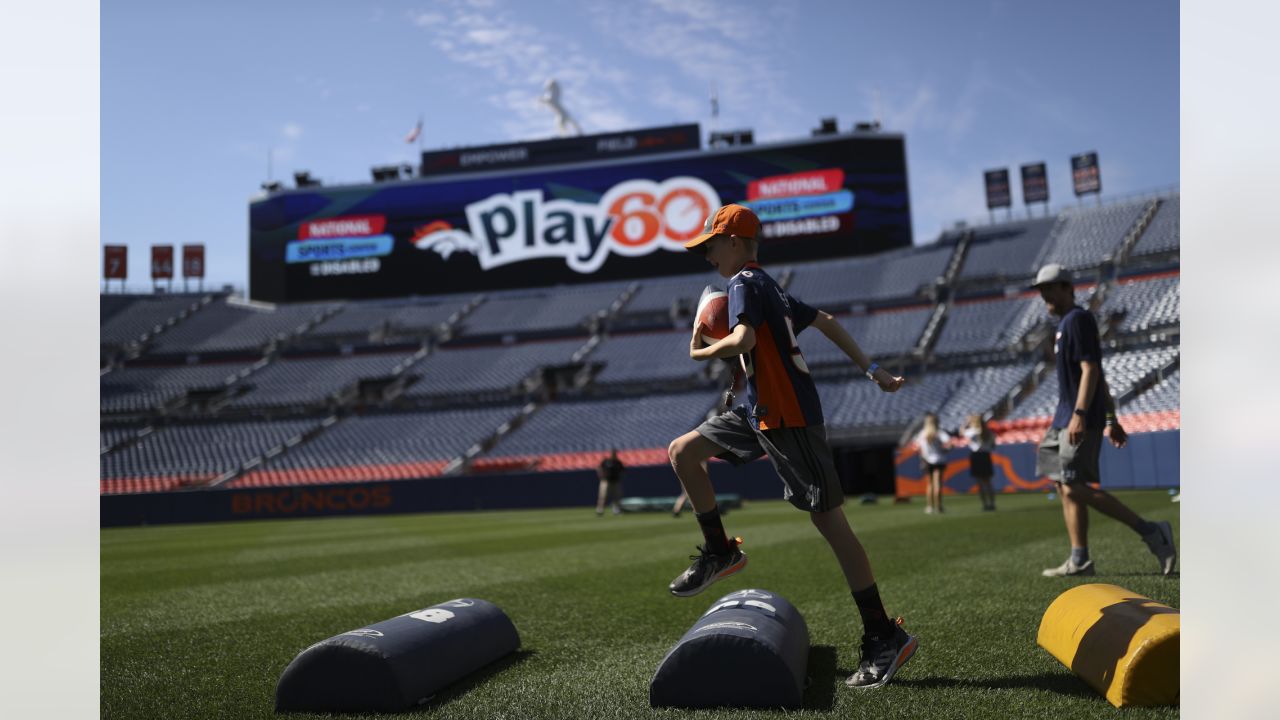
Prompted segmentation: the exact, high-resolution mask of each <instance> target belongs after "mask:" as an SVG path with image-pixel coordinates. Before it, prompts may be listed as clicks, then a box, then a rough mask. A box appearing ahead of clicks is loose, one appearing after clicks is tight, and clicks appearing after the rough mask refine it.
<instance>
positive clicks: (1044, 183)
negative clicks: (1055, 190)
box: [1022, 162, 1049, 205]
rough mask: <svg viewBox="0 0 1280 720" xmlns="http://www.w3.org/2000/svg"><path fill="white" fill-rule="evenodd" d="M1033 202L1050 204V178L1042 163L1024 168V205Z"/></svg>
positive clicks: (1030, 164) (1024, 166)
mask: <svg viewBox="0 0 1280 720" xmlns="http://www.w3.org/2000/svg"><path fill="white" fill-rule="evenodd" d="M1033 202H1043V203H1047V202H1049V178H1048V177H1047V176H1046V175H1045V171H1044V163H1042V162H1039V163H1029V164H1027V165H1023V166H1022V203H1023V204H1024V205H1025V204H1027V203H1033Z"/></svg>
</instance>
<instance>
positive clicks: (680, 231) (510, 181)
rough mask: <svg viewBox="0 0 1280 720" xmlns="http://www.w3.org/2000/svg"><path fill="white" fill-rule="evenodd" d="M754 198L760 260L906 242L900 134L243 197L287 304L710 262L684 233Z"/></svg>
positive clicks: (262, 260) (679, 269)
mask: <svg viewBox="0 0 1280 720" xmlns="http://www.w3.org/2000/svg"><path fill="white" fill-rule="evenodd" d="M730 202H737V203H743V204H745V205H748V206H750V207H751V208H753V209H754V210H755V211H756V213H757V214H758V215H759V216H760V219H761V221H762V223H763V227H762V248H761V259H762V260H763V261H764V262H766V263H778V262H791V261H797V260H810V259H822V258H828V257H844V256H850V255H859V254H867V253H875V252H880V251H883V250H887V249H891V248H900V247H910V246H911V208H910V204H909V199H908V194H907V176H906V155H905V149H904V142H903V138H902V136H901V135H893V134H889V133H883V134H876V135H874V136H872V137H868V136H866V135H859V136H850V135H846V136H832V137H823V138H812V139H808V138H806V139H804V140H801V141H795V142H789V143H776V144H770V145H752V146H746V147H734V148H728V149H725V150H708V151H703V150H693V151H683V152H676V153H664V154H660V155H643V156H638V157H626V158H614V159H608V160H594V161H590V162H581V163H576V164H568V165H563V164H562V165H557V166H554V167H537V168H522V169H506V170H500V171H494V170H487V171H485V172H472V173H469V174H463V175H447V176H441V177H435V178H425V179H417V180H409V181H400V182H387V183H373V184H365V185H351V186H337V187H307V188H301V189H293V190H284V191H279V192H276V193H271V194H266V195H263V196H260V197H259V198H257V199H255V200H254V201H252V202H251V203H250V206H249V245H250V266H249V290H250V296H251V297H252V298H253V299H255V300H264V301H269V302H291V301H308V300H325V299H332V298H345V299H356V298H375V297H398V296H406V295H435V294H450V293H460V292H478V291H484V290H496V289H504V288H526V287H539V286H550V285H557V284H575V283H584V282H598V281H605V280H621V279H629V278H639V277H653V276H660V275H681V274H686V273H695V272H702V271H705V270H706V269H707V265H706V262H705V260H703V259H702V258H700V257H698V256H696V255H693V254H690V253H688V252H686V251H685V250H684V247H683V243H684V242H685V241H687V240H689V239H691V238H693V237H696V236H697V235H698V234H699V233H700V232H701V231H702V225H703V221H704V220H705V219H706V217H707V215H709V214H710V213H713V212H714V211H715V210H716V208H718V207H720V206H721V205H723V204H726V203H730Z"/></svg>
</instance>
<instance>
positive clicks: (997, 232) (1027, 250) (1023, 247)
mask: <svg viewBox="0 0 1280 720" xmlns="http://www.w3.org/2000/svg"><path fill="white" fill-rule="evenodd" d="M1055 222H1056V220H1055V219H1053V218H1043V219H1040V218H1038V219H1035V220H1026V221H1021V222H1009V223H1001V224H999V225H990V226H986V227H980V228H975V229H974V231H973V242H972V243H970V245H969V251H968V253H967V254H966V255H965V260H964V265H963V266H962V267H961V269H960V275H959V277H958V279H959V280H961V281H970V282H972V281H977V280H988V281H990V280H1006V279H1009V280H1013V279H1021V278H1025V277H1029V276H1031V275H1034V274H1035V272H1036V269H1037V268H1036V267H1035V261H1036V258H1037V257H1039V255H1040V252H1041V250H1042V249H1043V248H1044V244H1045V241H1046V240H1048V239H1049V233H1050V231H1051V230H1052V229H1053V225H1054V223H1055Z"/></svg>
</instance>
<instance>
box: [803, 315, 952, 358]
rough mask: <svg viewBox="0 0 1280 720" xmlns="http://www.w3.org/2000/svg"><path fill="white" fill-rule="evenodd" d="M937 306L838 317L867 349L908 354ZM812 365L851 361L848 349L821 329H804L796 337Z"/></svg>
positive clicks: (875, 352) (885, 354)
mask: <svg viewBox="0 0 1280 720" xmlns="http://www.w3.org/2000/svg"><path fill="white" fill-rule="evenodd" d="M932 310H933V306H931V305H925V306H919V307H913V308H905V309H894V310H884V311H879V312H872V313H867V314H860V315H838V316H836V320H838V321H839V322H840V324H841V325H842V326H844V329H845V330H848V331H849V334H850V335H852V336H853V339H854V340H855V341H857V343H858V346H859V347H861V348H862V349H863V351H865V352H867V353H870V354H871V355H873V356H875V357H878V358H889V357H896V356H899V355H906V354H908V353H910V352H911V350H912V348H914V347H915V344H916V341H917V340H919V339H920V334H921V333H922V332H924V326H925V323H926V322H928V321H929V313H930V312H931V311H932ZM796 339H797V340H798V341H799V342H800V352H801V353H802V354H803V355H804V358H805V362H807V363H808V364H809V366H810V367H819V366H822V365H829V364H848V363H849V362H850V360H849V358H848V356H847V355H845V354H844V351H843V350H841V349H840V347H839V346H837V345H836V344H835V343H833V342H831V341H830V340H828V339H827V338H826V336H825V335H823V334H822V333H821V332H819V331H818V330H802V331H801V332H800V334H799V335H798V336H797V337H796Z"/></svg>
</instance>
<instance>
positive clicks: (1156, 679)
mask: <svg viewBox="0 0 1280 720" xmlns="http://www.w3.org/2000/svg"><path fill="white" fill-rule="evenodd" d="M1180 617H1181V616H1180V615H1179V614H1178V611H1177V610H1175V609H1173V608H1171V607H1169V606H1168V605H1162V604H1160V603H1158V602H1156V601H1155V600H1152V599H1150V598H1145V597H1142V596H1141V595H1138V594H1137V593H1133V592H1130V591H1128V590H1125V589H1124V588H1122V587H1118V586H1115V585H1104V584H1100V583H1099V584H1091V585H1080V586H1078V587H1075V588H1072V589H1070V590H1068V591H1066V592H1064V593H1062V594H1061V595H1059V596H1058V598H1057V599H1056V600H1054V601H1053V602H1052V603H1051V604H1050V605H1049V609H1048V610H1045V611H1044V618H1042V619H1041V620H1040V632H1039V633H1038V634H1037V635H1036V642H1038V643H1039V644H1040V647H1043V648H1044V649H1045V650H1048V651H1049V653H1050V654H1051V655H1053V656H1054V657H1056V658H1058V660H1059V661H1060V662H1061V663H1062V664H1063V665H1066V666H1067V667H1069V668H1071V670H1072V672H1074V673H1075V674H1076V675H1079V676H1080V678H1081V679H1082V680H1084V681H1085V682H1086V683H1088V684H1089V686H1090V687H1092V688H1093V689H1094V690H1097V691H1098V692H1099V693H1101V694H1102V695H1104V696H1106V698H1107V700H1108V701H1110V703H1111V704H1112V705H1115V706H1116V707H1127V706H1134V705H1177V704H1178V630H1179V627H1180V625H1181V622H1180Z"/></svg>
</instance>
